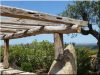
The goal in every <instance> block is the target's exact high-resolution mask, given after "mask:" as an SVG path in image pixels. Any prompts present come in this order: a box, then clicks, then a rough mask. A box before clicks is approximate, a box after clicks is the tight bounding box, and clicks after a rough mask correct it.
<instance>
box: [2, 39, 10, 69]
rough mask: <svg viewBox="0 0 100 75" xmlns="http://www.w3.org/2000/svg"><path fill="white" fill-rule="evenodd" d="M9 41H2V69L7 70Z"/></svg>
mask: <svg viewBox="0 0 100 75" xmlns="http://www.w3.org/2000/svg"><path fill="white" fill-rule="evenodd" d="M8 59H9V40H8V39H7V40H4V58H3V65H4V68H5V69H7V68H9V62H8Z"/></svg>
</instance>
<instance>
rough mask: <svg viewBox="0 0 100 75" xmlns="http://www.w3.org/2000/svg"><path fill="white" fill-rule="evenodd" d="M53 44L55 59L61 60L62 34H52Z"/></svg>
mask: <svg viewBox="0 0 100 75" xmlns="http://www.w3.org/2000/svg"><path fill="white" fill-rule="evenodd" d="M54 46H55V59H56V60H61V59H62V57H63V56H62V55H63V51H64V49H63V34H60V33H55V34H54Z"/></svg>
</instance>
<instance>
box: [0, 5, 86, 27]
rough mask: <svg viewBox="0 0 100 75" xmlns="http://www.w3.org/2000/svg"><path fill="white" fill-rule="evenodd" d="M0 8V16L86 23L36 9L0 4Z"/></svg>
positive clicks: (62, 22) (82, 24)
mask: <svg viewBox="0 0 100 75" xmlns="http://www.w3.org/2000/svg"><path fill="white" fill-rule="evenodd" d="M0 9H1V11H0V15H1V16H8V17H15V18H23V19H32V20H40V21H48V22H54V23H61V24H72V25H73V24H78V25H81V26H84V25H87V22H86V21H81V20H75V19H71V18H66V17H59V16H52V15H49V14H44V13H39V12H36V11H29V10H25V9H19V8H13V7H8V6H0Z"/></svg>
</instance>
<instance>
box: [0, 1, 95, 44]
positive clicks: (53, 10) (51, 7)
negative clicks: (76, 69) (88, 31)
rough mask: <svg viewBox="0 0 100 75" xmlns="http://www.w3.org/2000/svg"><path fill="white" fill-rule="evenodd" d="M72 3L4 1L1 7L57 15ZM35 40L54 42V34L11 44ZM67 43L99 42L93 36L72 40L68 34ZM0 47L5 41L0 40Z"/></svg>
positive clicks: (28, 38)
mask: <svg viewBox="0 0 100 75" xmlns="http://www.w3.org/2000/svg"><path fill="white" fill-rule="evenodd" d="M70 3H72V1H4V0H2V2H1V5H7V6H13V7H18V8H23V9H28V10H35V11H40V12H45V13H49V14H53V15H57V14H59V13H61V12H62V11H64V10H65V9H66V8H67V6H68V4H70ZM33 40H37V41H43V40H48V41H49V42H54V38H53V34H41V35H36V36H30V37H25V38H21V39H13V40H10V44H11V45H14V44H22V43H23V44H26V43H31V42H32V41H33ZM64 42H65V43H72V42H74V43H76V44H91V43H97V40H96V39H95V38H94V37H93V36H92V35H85V36H84V35H81V34H77V36H76V37H75V38H71V36H69V35H68V34H64ZM0 45H3V41H1V40H0Z"/></svg>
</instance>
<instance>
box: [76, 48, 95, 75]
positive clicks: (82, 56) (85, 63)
mask: <svg viewBox="0 0 100 75" xmlns="http://www.w3.org/2000/svg"><path fill="white" fill-rule="evenodd" d="M96 53H97V51H94V50H91V49H90V48H87V47H81V48H76V54H77V67H78V68H77V73H78V74H80V75H87V74H89V71H92V70H93V68H92V66H91V57H90V56H91V55H94V54H96Z"/></svg>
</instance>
